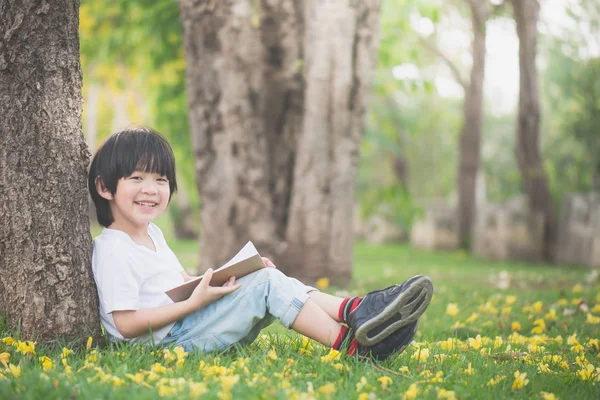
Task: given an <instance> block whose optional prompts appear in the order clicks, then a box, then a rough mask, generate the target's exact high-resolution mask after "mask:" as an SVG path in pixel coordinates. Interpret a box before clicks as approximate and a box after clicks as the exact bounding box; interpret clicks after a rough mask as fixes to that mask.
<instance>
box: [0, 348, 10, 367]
mask: <svg viewBox="0 0 600 400" xmlns="http://www.w3.org/2000/svg"><path fill="white" fill-rule="evenodd" d="M9 360H10V353H7V352H4V353H0V363H2V364H4V368H8V361H9Z"/></svg>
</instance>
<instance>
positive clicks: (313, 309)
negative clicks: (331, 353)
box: [292, 292, 342, 346]
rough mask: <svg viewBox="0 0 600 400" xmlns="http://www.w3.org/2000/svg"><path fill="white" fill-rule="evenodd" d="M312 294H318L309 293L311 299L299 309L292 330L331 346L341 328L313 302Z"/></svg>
mask: <svg viewBox="0 0 600 400" xmlns="http://www.w3.org/2000/svg"><path fill="white" fill-rule="evenodd" d="M313 293H317V294H319V292H311V293H310V295H311V298H310V299H308V300H307V301H306V302H305V303H304V306H303V307H302V308H301V309H300V312H299V313H298V316H297V317H296V320H295V321H294V323H293V324H292V329H293V330H295V331H296V332H298V333H301V334H303V335H304V336H307V337H309V338H311V339H314V340H316V341H318V342H321V343H323V344H324V345H326V346H333V344H334V343H335V341H336V339H337V338H338V336H339V335H340V331H341V329H342V327H341V325H340V324H339V323H337V321H336V320H334V319H333V318H332V317H331V316H330V315H329V313H328V312H326V311H325V310H324V309H323V308H322V307H321V305H320V304H318V303H317V302H316V301H313V295H312V294H313ZM331 297H333V296H331Z"/></svg>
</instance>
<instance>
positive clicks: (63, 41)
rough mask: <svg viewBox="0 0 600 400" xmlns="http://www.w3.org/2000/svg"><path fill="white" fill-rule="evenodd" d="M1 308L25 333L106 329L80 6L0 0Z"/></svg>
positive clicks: (66, 1) (64, 0)
mask: <svg viewBox="0 0 600 400" xmlns="http://www.w3.org/2000/svg"><path fill="white" fill-rule="evenodd" d="M0 15H2V18H1V19H0V50H1V51H0V53H1V54H2V56H1V57H0V115H2V118H0V226H1V227H2V228H1V229H0V312H2V314H3V315H5V316H6V317H7V321H8V327H9V329H11V330H12V331H14V332H17V331H18V332H20V334H21V335H22V337H26V338H31V339H49V338H51V337H55V336H58V335H61V336H63V337H66V338H69V339H73V338H75V337H77V336H78V335H80V334H81V333H82V332H84V331H88V332H91V333H92V334H97V333H98V332H99V327H100V325H99V321H98V309H97V295H96V288H95V285H94V280H93V278H92V271H91V262H90V261H91V249H92V244H91V237H90V230H89V228H90V227H89V223H88V218H87V205H88V203H87V190H86V175H87V164H88V157H89V152H88V150H87V147H86V143H85V140H84V138H83V135H82V132H81V102H82V97H81V72H80V64H79V37H78V22H79V2H78V1H71V0H59V1H55V2H52V4H50V3H45V2H36V1H22V2H8V1H2V2H0Z"/></svg>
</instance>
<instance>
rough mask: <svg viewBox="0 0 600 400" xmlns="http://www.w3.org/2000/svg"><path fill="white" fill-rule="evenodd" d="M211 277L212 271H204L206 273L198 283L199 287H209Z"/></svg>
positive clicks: (210, 269)
mask: <svg viewBox="0 0 600 400" xmlns="http://www.w3.org/2000/svg"><path fill="white" fill-rule="evenodd" d="M212 276H213V269H212V268H209V269H207V270H206V272H205V273H204V278H202V280H201V281H200V286H202V287H203V288H207V287H208V286H209V285H210V280H211V279H212Z"/></svg>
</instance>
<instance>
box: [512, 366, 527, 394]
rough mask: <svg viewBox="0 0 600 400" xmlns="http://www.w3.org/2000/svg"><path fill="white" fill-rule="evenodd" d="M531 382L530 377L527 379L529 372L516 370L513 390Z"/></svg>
mask: <svg viewBox="0 0 600 400" xmlns="http://www.w3.org/2000/svg"><path fill="white" fill-rule="evenodd" d="M527 384H529V379H527V373H526V372H523V373H519V371H515V381H514V382H513V385H512V390H519V389H521V388H523V386H527Z"/></svg>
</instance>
